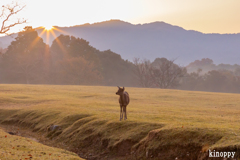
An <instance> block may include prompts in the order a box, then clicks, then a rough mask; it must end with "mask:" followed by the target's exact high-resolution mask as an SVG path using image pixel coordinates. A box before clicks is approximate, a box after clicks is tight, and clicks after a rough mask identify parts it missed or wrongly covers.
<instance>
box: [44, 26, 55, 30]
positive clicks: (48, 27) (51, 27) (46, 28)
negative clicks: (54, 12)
mask: <svg viewBox="0 0 240 160" xmlns="http://www.w3.org/2000/svg"><path fill="white" fill-rule="evenodd" d="M44 28H45V30H51V29H53V26H50V25H47V26H44Z"/></svg>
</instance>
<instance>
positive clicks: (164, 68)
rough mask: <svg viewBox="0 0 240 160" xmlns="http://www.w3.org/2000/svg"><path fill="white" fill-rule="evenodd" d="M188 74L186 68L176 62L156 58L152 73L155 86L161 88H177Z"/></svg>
mask: <svg viewBox="0 0 240 160" xmlns="http://www.w3.org/2000/svg"><path fill="white" fill-rule="evenodd" d="M186 72H187V71H186V68H184V67H180V66H178V65H177V64H175V63H174V60H168V59H166V58H156V59H155V61H154V62H153V63H152V68H151V71H150V73H151V77H152V81H153V84H154V86H155V87H159V88H173V87H177V86H178V85H179V82H180V78H181V77H183V76H184V75H185V74H186Z"/></svg>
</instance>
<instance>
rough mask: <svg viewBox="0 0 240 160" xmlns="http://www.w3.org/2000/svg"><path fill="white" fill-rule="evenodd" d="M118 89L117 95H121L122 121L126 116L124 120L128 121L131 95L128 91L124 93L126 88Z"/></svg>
mask: <svg viewBox="0 0 240 160" xmlns="http://www.w3.org/2000/svg"><path fill="white" fill-rule="evenodd" d="M117 87H118V91H117V92H116V95H119V96H120V97H119V104H120V121H121V120H122V119H123V114H124V120H126V119H127V105H128V104H129V102H130V99H129V95H128V93H127V92H126V91H124V87H123V88H120V87H119V86H117Z"/></svg>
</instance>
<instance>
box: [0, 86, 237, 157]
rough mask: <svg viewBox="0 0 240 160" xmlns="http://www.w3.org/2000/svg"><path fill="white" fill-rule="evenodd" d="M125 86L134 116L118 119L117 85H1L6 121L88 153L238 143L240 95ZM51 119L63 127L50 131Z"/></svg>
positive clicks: (158, 151)
mask: <svg viewBox="0 0 240 160" xmlns="http://www.w3.org/2000/svg"><path fill="white" fill-rule="evenodd" d="M126 90H127V91H128V93H129V94H130V104H129V106H128V108H127V111H128V120H127V121H122V122H119V105H118V97H117V96H116V95H115V92H116V91H117V87H93V86H46V85H0V120H1V121H2V124H14V125H16V124H17V125H21V126H28V127H29V129H31V130H32V131H35V132H39V133H42V134H45V135H46V136H48V137H50V138H53V139H54V141H55V142H56V143H64V144H67V145H68V146H70V150H72V151H75V152H77V153H79V154H82V155H85V157H86V155H89V154H91V156H94V155H98V156H99V155H101V157H102V158H104V156H123V155H126V154H132V155H131V156H134V157H139V156H140V157H141V156H142V157H145V156H148V157H150V156H152V157H157V156H159V157H167V156H169V154H171V155H172V156H173V157H171V158H174V157H176V156H178V157H184V156H186V154H187V152H190V153H188V154H190V156H191V154H192V156H194V155H197V154H199V151H201V150H204V149H205V148H208V147H211V148H215V149H216V148H218V149H221V148H222V149H224V148H225V149H228V150H236V148H237V147H236V146H240V137H239V134H240V130H239V113H240V110H239V107H240V95H239V94H224V93H209V92H190V91H178V90H162V89H144V88H141V89H140V88H126ZM50 124H57V125H60V126H61V127H62V130H59V131H56V132H46V128H47V126H48V125H50ZM183 148H185V149H183ZM181 152H184V155H181V154H180V153H181ZM185 153H186V154H185ZM105 158H106V157H105Z"/></svg>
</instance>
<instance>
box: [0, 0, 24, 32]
mask: <svg viewBox="0 0 240 160" xmlns="http://www.w3.org/2000/svg"><path fill="white" fill-rule="evenodd" d="M24 8H25V5H24V6H22V5H20V4H18V3H17V2H12V3H11V4H7V5H3V6H2V8H1V10H0V24H1V26H0V34H7V32H8V31H9V30H10V29H11V28H12V27H14V26H16V25H19V24H23V23H26V22H27V21H26V20H25V19H23V18H16V19H15V20H14V16H15V15H16V14H18V13H19V12H20V11H21V10H23V9H24Z"/></svg>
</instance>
